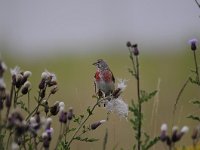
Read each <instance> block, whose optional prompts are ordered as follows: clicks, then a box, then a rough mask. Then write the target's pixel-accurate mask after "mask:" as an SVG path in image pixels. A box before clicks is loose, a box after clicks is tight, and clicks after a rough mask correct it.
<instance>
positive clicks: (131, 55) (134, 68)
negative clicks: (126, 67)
mask: <svg viewBox="0 0 200 150" xmlns="http://www.w3.org/2000/svg"><path fill="white" fill-rule="evenodd" d="M129 53H130V59H131V61H132V64H133V70H134V73H135V75H136V74H137V70H136V67H135V62H134V58H133V52H132V51H131V48H129Z"/></svg>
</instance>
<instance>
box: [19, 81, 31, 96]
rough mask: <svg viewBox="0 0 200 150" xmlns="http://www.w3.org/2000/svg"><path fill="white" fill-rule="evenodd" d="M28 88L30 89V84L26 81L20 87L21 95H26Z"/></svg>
mask: <svg viewBox="0 0 200 150" xmlns="http://www.w3.org/2000/svg"><path fill="white" fill-rule="evenodd" d="M30 87H31V83H30V82H29V81H26V82H25V83H24V85H22V91H21V92H22V94H24V95H25V94H27V93H28V90H29V89H30Z"/></svg>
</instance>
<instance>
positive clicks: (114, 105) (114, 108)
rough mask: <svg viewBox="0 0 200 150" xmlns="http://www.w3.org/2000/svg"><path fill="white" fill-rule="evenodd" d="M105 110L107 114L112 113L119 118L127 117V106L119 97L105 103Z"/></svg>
mask: <svg viewBox="0 0 200 150" xmlns="http://www.w3.org/2000/svg"><path fill="white" fill-rule="evenodd" d="M105 105H106V109H107V111H108V112H114V113H116V114H117V115H119V116H120V117H125V118H127V117H128V105H127V104H126V103H125V102H124V101H123V100H122V98H121V97H118V98H116V99H111V100H110V101H107V103H106V104H105Z"/></svg>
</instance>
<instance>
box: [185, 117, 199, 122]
mask: <svg viewBox="0 0 200 150" xmlns="http://www.w3.org/2000/svg"><path fill="white" fill-rule="evenodd" d="M187 118H190V119H192V120H196V121H199V122H200V117H197V116H193V115H189V116H188V117H187Z"/></svg>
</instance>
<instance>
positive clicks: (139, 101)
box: [136, 56, 142, 150]
mask: <svg viewBox="0 0 200 150" xmlns="http://www.w3.org/2000/svg"><path fill="white" fill-rule="evenodd" d="M136 69H137V70H136V79H137V97H138V105H139V108H138V109H139V114H138V115H139V116H138V117H139V124H138V150H140V147H141V128H142V103H141V99H140V73H139V60H138V56H136Z"/></svg>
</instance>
